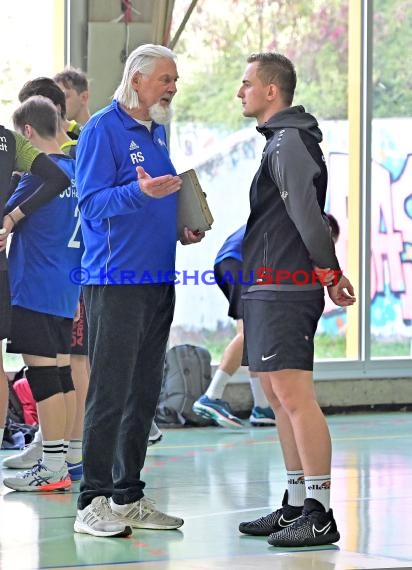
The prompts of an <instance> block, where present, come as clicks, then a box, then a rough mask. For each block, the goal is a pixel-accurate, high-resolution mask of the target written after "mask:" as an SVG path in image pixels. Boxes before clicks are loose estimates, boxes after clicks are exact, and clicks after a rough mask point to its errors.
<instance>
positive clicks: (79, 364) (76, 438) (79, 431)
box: [67, 295, 90, 481]
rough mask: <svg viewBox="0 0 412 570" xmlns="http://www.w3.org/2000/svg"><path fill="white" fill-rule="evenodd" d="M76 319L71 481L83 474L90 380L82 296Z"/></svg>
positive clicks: (69, 462)
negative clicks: (84, 438) (85, 417)
mask: <svg viewBox="0 0 412 570" xmlns="http://www.w3.org/2000/svg"><path fill="white" fill-rule="evenodd" d="M78 313H79V314H78V319H77V320H76V321H75V322H74V323H73V329H72V342H71V356H70V366H71V369H72V378H73V383H74V387H75V392H76V417H75V419H74V424H73V430H72V433H71V436H70V441H69V447H68V450H67V465H68V469H69V473H70V477H71V478H72V481H78V480H80V479H81V476H82V474H83V465H82V457H83V428H84V411H85V406H86V396H87V389H88V387H89V379H90V363H89V345H88V326H87V319H86V309H85V306H84V299H83V295H81V296H80V300H79V312H78Z"/></svg>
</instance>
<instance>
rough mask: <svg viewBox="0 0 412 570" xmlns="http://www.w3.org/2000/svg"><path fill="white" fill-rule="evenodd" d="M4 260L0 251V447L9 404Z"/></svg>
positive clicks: (7, 295) (7, 299) (7, 287)
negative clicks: (5, 340) (4, 346)
mask: <svg viewBox="0 0 412 570" xmlns="http://www.w3.org/2000/svg"><path fill="white" fill-rule="evenodd" d="M6 264H7V262H6V252H5V251H3V252H0V266H2V267H3V269H0V315H1V321H0V447H1V444H2V441H3V435H4V427H5V424H6V419H7V410H8V406H9V383H8V379H7V376H6V373H5V371H4V367H3V339H5V338H7V337H8V335H9V333H10V325H11V305H10V285H9V275H8V271H7V269H4V267H7V265H6Z"/></svg>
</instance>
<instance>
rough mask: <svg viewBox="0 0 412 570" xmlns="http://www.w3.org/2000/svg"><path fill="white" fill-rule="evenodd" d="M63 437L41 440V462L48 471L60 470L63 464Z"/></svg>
mask: <svg viewBox="0 0 412 570" xmlns="http://www.w3.org/2000/svg"><path fill="white" fill-rule="evenodd" d="M63 441H64V440H63V439H53V440H49V441H45V440H44V441H43V457H42V463H43V465H45V466H46V467H47V469H50V471H60V469H61V468H62V467H63V465H64V461H65V455H64V452H63Z"/></svg>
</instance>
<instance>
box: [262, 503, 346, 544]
mask: <svg viewBox="0 0 412 570" xmlns="http://www.w3.org/2000/svg"><path fill="white" fill-rule="evenodd" d="M339 539H340V534H339V532H338V529H337V527H336V522H335V519H334V518H333V512H332V509H329V511H328V512H326V511H325V508H324V506H323V505H322V504H321V503H319V501H316V500H315V499H305V503H304V505H303V513H302V516H301V517H300V518H299V519H298V520H297V521H295V522H294V523H293V524H291V525H290V526H288V527H287V528H284V529H282V530H280V531H279V532H275V533H273V534H271V535H270V536H269V538H268V543H269V544H271V545H272V546H289V547H290V546H320V545H322V544H333V543H334V542H337V541H338V540H339Z"/></svg>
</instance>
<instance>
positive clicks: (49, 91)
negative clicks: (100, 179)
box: [3, 77, 90, 481]
mask: <svg viewBox="0 0 412 570" xmlns="http://www.w3.org/2000/svg"><path fill="white" fill-rule="evenodd" d="M33 95H42V96H43V97H47V99H50V101H51V102H52V103H53V104H54V106H55V107H56V109H57V112H58V118H59V122H58V130H57V136H56V139H57V142H58V143H59V146H60V149H61V150H62V151H63V152H64V154H66V155H67V156H70V157H72V158H76V143H77V140H76V139H77V138H78V134H79V132H80V128H77V129H75V130H69V128H70V127H71V126H72V124H71V123H70V121H68V120H67V118H66V117H67V105H66V97H65V93H64V91H63V89H62V88H61V87H60V86H59V85H58V83H57V82H56V81H54V80H53V79H51V78H50V77H37V78H35V79H31V80H29V81H27V82H26V83H25V84H24V85H23V87H22V88H21V90H20V92H19V100H20V102H21V103H23V102H24V101H26V100H27V99H28V98H29V97H32V96H33ZM89 116H90V115H89ZM85 118H86V117H85ZM75 124H76V125H77V123H75ZM77 126H78V125H77ZM76 133H77V134H76ZM77 317H78V318H77V319H76V321H75V322H74V323H73V330H72V346H71V358H70V366H71V370H72V379H73V383H74V386H75V392H76V418H75V421H74V425H73V433H72V435H71V438H70V441H69V444H68V449H67V456H66V459H67V466H68V469H69V474H70V478H71V480H72V481H78V480H80V479H81V476H82V472H83V467H82V433H83V419H84V407H85V399H86V393H87V388H88V385H89V371H90V367H89V359H88V344H87V337H88V331H87V320H86V316H85V308H84V302H83V299H82V297H80V301H79V311H78V315H77ZM41 457H42V433H41V430H40V429H39V430H38V431H37V432H36V435H35V437H34V440H33V441H32V442H31V444H30V445H28V446H26V447H25V448H24V450H23V451H21V453H18V454H14V455H10V456H9V457H6V459H4V460H3V467H7V468H9V469H28V468H29V467H31V466H32V465H33V464H34V463H36V462H37V461H38V460H39V459H41Z"/></svg>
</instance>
